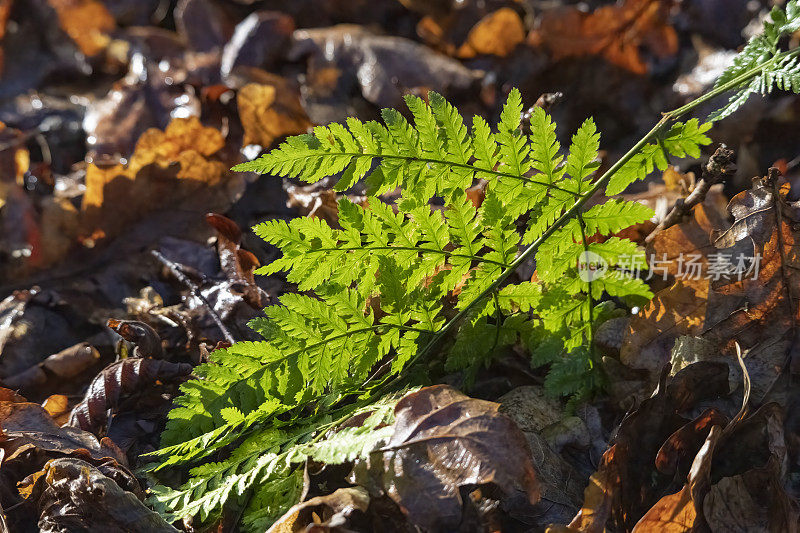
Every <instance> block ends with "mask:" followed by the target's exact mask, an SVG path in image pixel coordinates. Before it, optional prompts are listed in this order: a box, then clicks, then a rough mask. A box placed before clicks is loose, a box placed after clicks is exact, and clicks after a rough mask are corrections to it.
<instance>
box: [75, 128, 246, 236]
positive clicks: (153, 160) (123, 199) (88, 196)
mask: <svg viewBox="0 0 800 533" xmlns="http://www.w3.org/2000/svg"><path fill="white" fill-rule="evenodd" d="M224 145H225V139H224V138H223V136H222V134H221V133H220V132H219V131H218V130H216V129H214V128H207V127H204V126H203V125H202V124H201V123H200V121H199V120H198V119H197V118H196V117H192V118H176V119H173V120H172V122H170V124H169V125H168V126H167V127H166V129H165V130H164V131H163V132H162V131H161V130H158V129H155V128H153V129H150V130H148V131H146V132H145V133H144V134H143V135H142V136H141V137H140V138H139V141H138V142H137V143H136V150H135V151H134V154H133V156H131V159H130V162H129V163H128V164H127V165H122V164H116V165H112V166H100V165H98V164H95V163H92V164H90V165H89V166H88V168H87V171H86V193H85V194H84V197H83V203H82V204H81V233H82V236H83V238H84V239H90V241H95V240H97V239H98V238H103V237H108V236H113V235H117V234H118V233H119V232H120V231H121V230H122V229H123V228H124V227H125V226H126V225H127V224H130V223H131V222H132V221H134V220H136V219H139V218H141V217H143V216H144V215H145V214H146V213H147V212H148V211H152V210H156V209H158V208H161V207H164V206H165V205H168V204H170V203H179V202H180V201H181V198H182V197H185V196H187V195H189V194H191V193H192V192H193V191H196V190H198V189H199V188H203V187H213V186H216V185H224V183H223V182H224V181H225V180H226V179H227V178H229V177H230V175H231V174H230V173H229V171H228V168H229V167H230V164H229V163H226V162H224V161H220V160H217V159H215V158H214V155H215V154H216V153H217V152H219V151H220V150H221V149H222V148H223V147H224Z"/></svg>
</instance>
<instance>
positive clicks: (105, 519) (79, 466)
mask: <svg viewBox="0 0 800 533" xmlns="http://www.w3.org/2000/svg"><path fill="white" fill-rule="evenodd" d="M20 489H21V490H20V493H21V494H22V495H23V496H25V497H26V498H27V499H29V500H30V502H28V503H30V504H31V505H32V506H33V509H31V510H32V511H33V512H36V513H38V516H39V521H38V525H39V527H40V528H41V530H42V531H126V532H130V533H178V530H177V529H175V528H174V527H172V526H171V525H169V524H168V523H167V522H165V521H164V519H163V518H162V517H161V516H160V515H159V514H158V513H156V512H155V511H153V510H152V509H149V508H147V507H146V506H145V505H144V503H142V502H141V501H140V499H139V498H138V497H137V494H136V493H135V492H140V491H141V489H140V487H139V486H138V483H137V482H136V480H135V478H132V476H131V477H130V478H129V477H128V476H126V475H125V474H124V473H120V472H119V470H118V469H115V468H113V466H109V465H99V466H95V465H93V464H91V463H89V462H86V461H82V460H80V459H77V458H74V457H64V458H60V459H53V460H51V461H48V462H47V463H46V464H45V465H44V468H43V469H42V470H41V471H39V472H36V473H34V474H33V475H31V476H29V477H28V478H26V480H25V482H24V484H23V485H22V486H21V487H20ZM134 491H135V492H134Z"/></svg>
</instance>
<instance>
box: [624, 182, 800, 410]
mask: <svg viewBox="0 0 800 533" xmlns="http://www.w3.org/2000/svg"><path fill="white" fill-rule="evenodd" d="M789 193H790V186H789V184H788V183H786V182H785V181H783V180H782V179H779V178H778V176H777V175H775V174H774V173H773V174H771V175H770V176H768V177H766V178H762V179H756V180H755V181H754V184H753V187H752V189H750V190H748V191H744V192H742V193H740V194H738V195H737V196H736V197H734V198H733V199H732V200H731V202H730V204H729V206H728V211H729V213H730V215H731V216H732V217H733V218H734V222H733V225H731V226H730V227H729V229H727V230H726V231H724V232H723V233H721V234H719V231H718V229H719V228H723V227H724V224H720V223H719V217H718V216H717V215H716V214H714V211H713V210H711V209H708V208H707V207H706V206H704V205H703V204H701V205H698V206H697V207H695V208H694V209H693V211H692V215H691V218H690V219H689V220H687V221H685V222H683V223H681V224H677V225H675V226H672V227H670V228H667V229H666V230H665V231H663V232H661V233H659V234H658V235H656V237H655V239H654V240H653V242H652V243H651V251H652V252H653V253H654V254H655V257H656V259H657V260H658V261H664V263H659V268H662V266H661V265H665V267H663V268H665V269H666V271H667V273H668V274H670V275H672V276H675V278H676V279H677V281H675V283H674V285H672V286H669V287H667V288H665V289H663V290H661V291H659V292H658V293H657V294H656V296H655V298H654V299H653V301H651V302H650V304H649V305H648V306H647V307H646V308H644V309H643V310H642V311H641V312H640V313H639V315H638V316H636V317H633V318H632V319H631V321H630V324H629V328H628V331H627V333H626V336H625V339H624V340H623V345H622V347H621V350H620V359H621V361H622V362H623V363H625V364H626V365H629V366H631V367H634V368H643V369H647V370H649V371H650V373H651V375H655V373H656V372H657V370H658V368H660V366H661V365H663V364H664V363H665V362H667V361H669V359H670V351H671V350H672V348H673V346H674V344H675V342H676V340H677V339H678V338H679V337H681V336H684V335H690V336H700V337H702V339H704V340H705V341H707V343H709V344H710V345H711V346H712V347H715V349H717V350H718V351H719V352H720V353H721V354H723V355H724V356H725V357H726V358H727V361H728V363H729V365H730V366H731V367H732V368H736V360H735V358H734V354H735V349H734V343H735V342H738V343H739V344H740V345H741V346H742V349H743V351H744V352H745V357H744V361H745V364H746V366H747V369H748V372H749V374H750V378H751V380H752V382H753V394H754V396H755V397H758V398H760V397H761V396H763V395H764V394H765V393H766V392H767V391H768V390H769V388H770V386H771V385H772V383H774V381H775V380H776V379H777V377H778V375H779V374H780V371H781V368H782V367H783V365H784V363H785V362H786V360H787V358H790V359H791V360H792V362H793V364H795V365H798V364H800V363H797V361H798V360H800V358H798V357H797V356H795V355H793V353H794V352H793V351H792V346H794V344H795V343H796V340H795V338H794V333H793V332H794V331H795V330H796V325H797V323H798V320H800V304H799V300H798V297H799V295H798V294H797V288H796V287H798V286H800V262H798V259H797V254H796V253H795V251H794V249H795V248H796V246H797V244H796V243H797V241H798V230H797V229H796V228H797V227H798V226H797V223H798V222H800V205H798V204H797V203H793V202H790V201H789V200H787V195H789ZM718 234H719V235H718ZM717 235H718V236H717ZM715 236H717V237H716V238H714V237H715ZM748 258H755V259H748ZM651 267H652V265H651ZM737 269H738V270H737ZM725 271H729V272H732V273H733V275H726V274H725ZM736 272H738V274H737V273H736ZM795 368H797V367H795Z"/></svg>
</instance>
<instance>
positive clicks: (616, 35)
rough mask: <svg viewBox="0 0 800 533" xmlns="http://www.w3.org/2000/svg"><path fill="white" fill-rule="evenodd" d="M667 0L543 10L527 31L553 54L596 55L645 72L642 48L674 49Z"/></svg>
mask: <svg viewBox="0 0 800 533" xmlns="http://www.w3.org/2000/svg"><path fill="white" fill-rule="evenodd" d="M668 4H669V2H666V1H662V0H625V1H624V2H623V3H621V4H612V5H605V6H602V7H599V8H597V9H596V10H595V11H594V12H591V13H585V12H583V11H580V10H579V9H577V8H574V7H564V8H561V9H553V10H548V11H545V12H544V13H543V14H542V17H541V19H540V20H539V27H538V29H536V30H534V31H533V32H532V33H531V35H530V42H531V43H532V44H533V45H534V46H543V47H544V48H546V49H547V50H548V51H549V52H550V53H551V54H552V55H553V57H554V58H555V59H561V58H565V57H575V56H578V57H579V56H588V55H598V56H602V57H603V58H605V59H606V60H607V61H608V62H610V63H613V64H615V65H617V66H619V67H621V68H624V69H627V70H630V71H631V72H634V73H636V74H645V73H647V71H648V63H647V59H646V58H645V57H643V56H642V50H647V52H648V53H649V54H651V55H652V56H654V57H656V58H659V59H663V58H668V57H671V56H673V55H675V54H676V53H677V51H678V34H677V33H676V32H675V30H674V29H673V28H672V26H670V25H669V24H668V22H667V20H668V16H667V15H668V11H669V5H668Z"/></svg>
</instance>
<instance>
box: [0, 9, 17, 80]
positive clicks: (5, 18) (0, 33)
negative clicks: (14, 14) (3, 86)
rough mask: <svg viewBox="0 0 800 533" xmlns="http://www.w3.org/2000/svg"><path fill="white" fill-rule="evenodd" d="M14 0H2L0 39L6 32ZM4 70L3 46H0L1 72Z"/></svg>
mask: <svg viewBox="0 0 800 533" xmlns="http://www.w3.org/2000/svg"><path fill="white" fill-rule="evenodd" d="M13 2H14V0H0V41H2V39H3V37H4V36H5V34H6V22H8V17H9V15H10V14H11V6H12V4H13ZM2 70H3V48H2V47H0V72H2Z"/></svg>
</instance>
